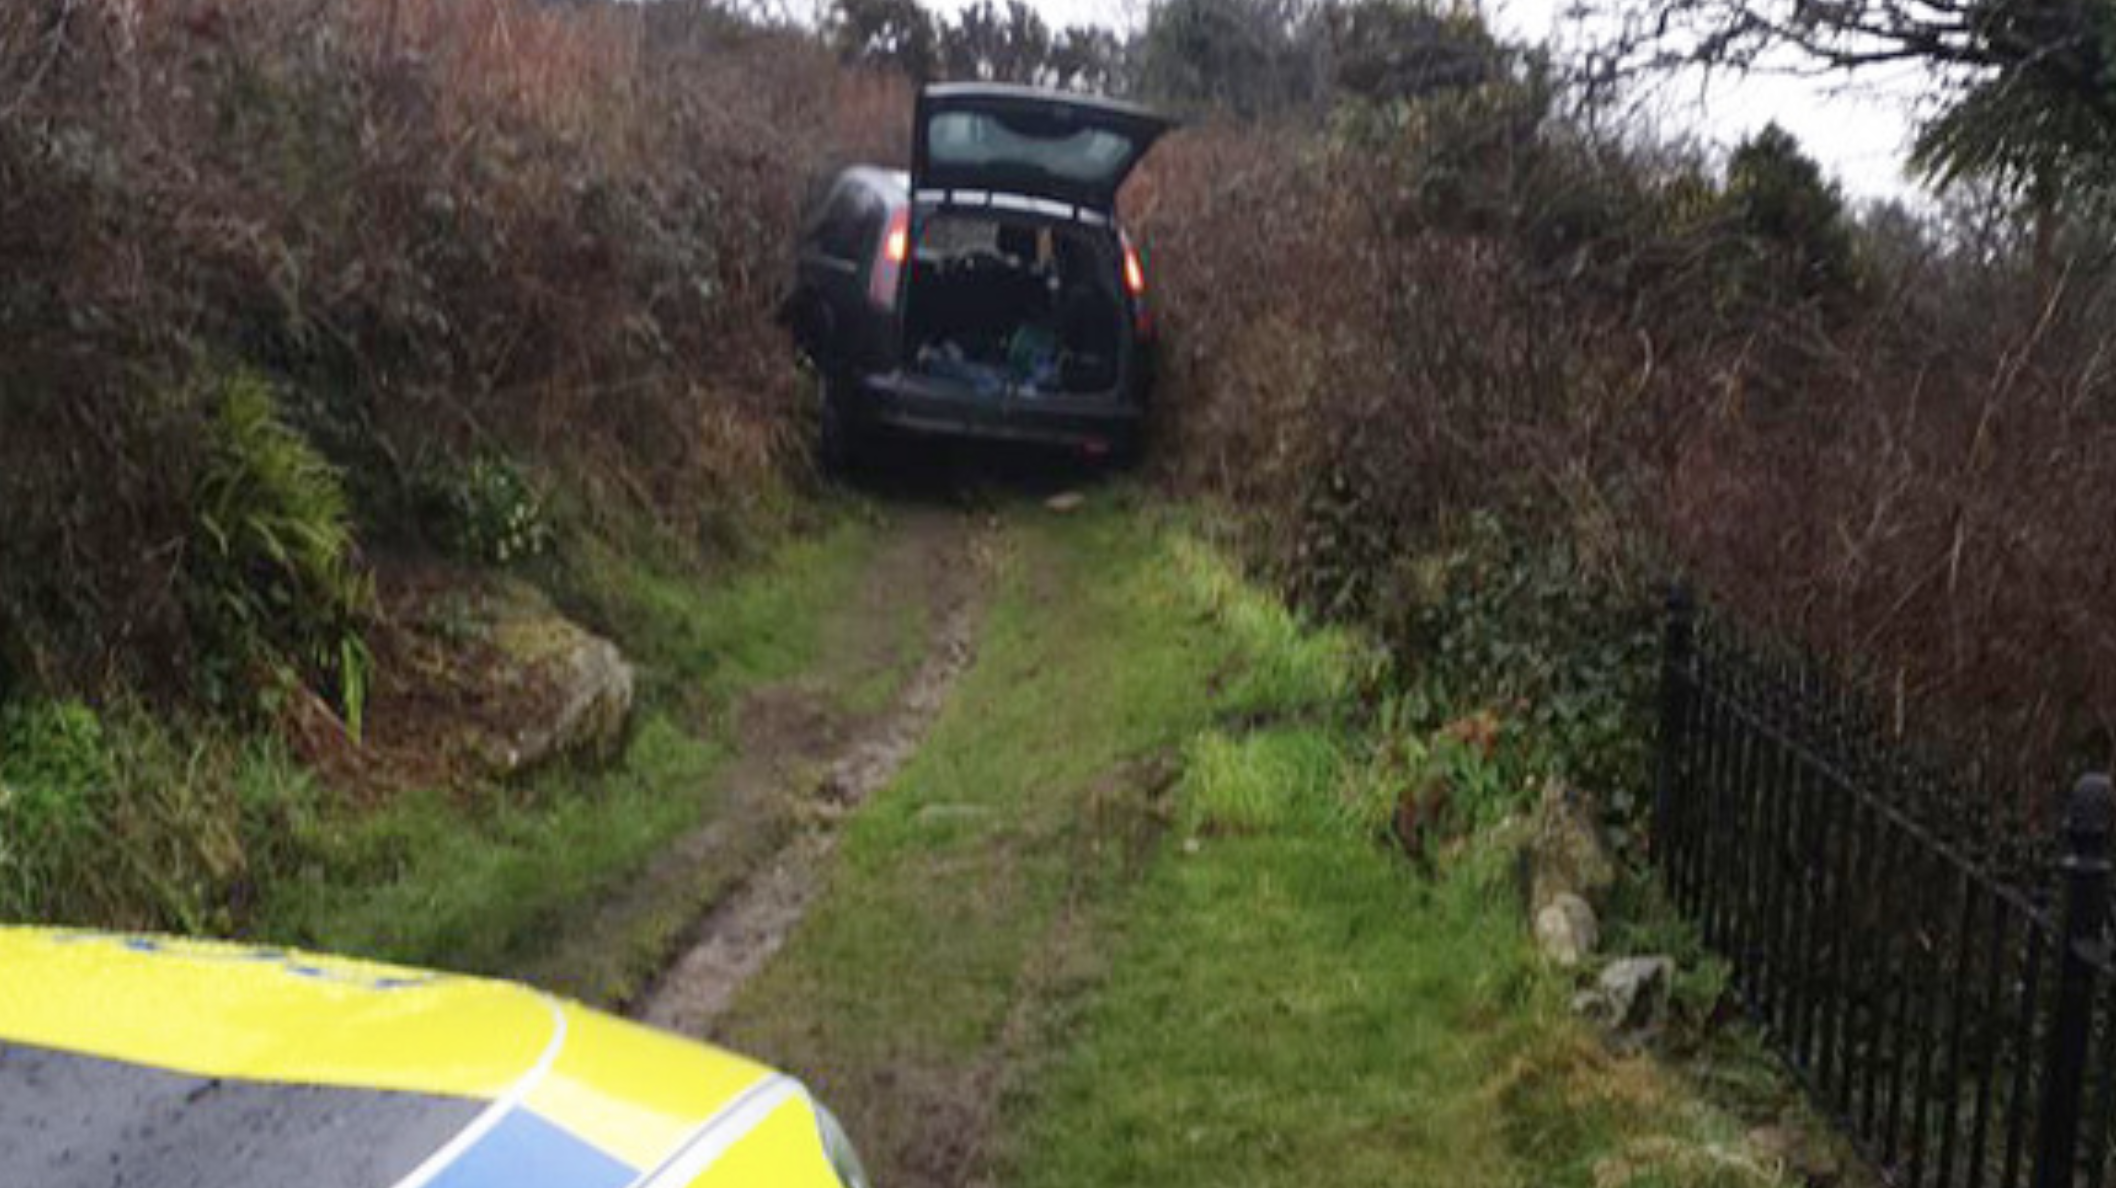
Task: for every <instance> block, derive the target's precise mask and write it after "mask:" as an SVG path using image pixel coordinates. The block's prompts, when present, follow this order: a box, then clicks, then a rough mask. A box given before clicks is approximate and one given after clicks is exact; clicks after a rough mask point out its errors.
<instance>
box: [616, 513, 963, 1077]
mask: <svg viewBox="0 0 2116 1188" xmlns="http://www.w3.org/2000/svg"><path fill="white" fill-rule="evenodd" d="M899 517H900V519H901V521H902V524H901V527H900V528H899V529H898V530H897V531H896V534H895V537H894V539H893V540H892V542H891V544H890V545H889V547H888V548H887V550H886V551H885V554H884V556H883V557H881V558H880V559H879V560H878V561H877V563H876V565H875V567H874V570H873V572H872V573H871V574H870V575H869V577H868V579H867V581H866V582H865V586H864V589H863V591H862V594H861V601H862V605H861V606H860V607H858V608H855V612H854V615H853V619H852V620H851V621H852V623H853V624H854V625H855V627H854V629H855V630H857V626H856V625H857V623H858V622H859V621H860V620H862V619H865V620H867V621H868V622H870V623H873V624H880V623H882V622H883V621H885V620H886V618H887V616H888V613H889V611H890V609H891V604H892V603H893V602H900V601H901V600H903V599H906V598H918V599H922V600H923V601H924V603H925V605H926V607H927V608H928V613H929V615H930V622H931V627H930V630H929V633H928V635H927V639H926V648H925V652H924V656H923V658H922V659H921V660H920V662H919V664H918V667H917V669H916V670H915V671H914V672H913V673H912V675H911V677H910V679H909V680H908V681H907V682H905V684H904V685H903V687H902V688H901V689H900V690H899V691H898V693H897V695H896V697H895V699H894V700H893V702H892V703H891V704H890V705H889V706H888V707H887V708H886V709H884V710H882V711H881V712H880V713H878V714H875V715H872V716H870V717H868V718H866V719H864V720H862V721H859V722H856V723H853V724H851V725H850V726H849V728H845V724H843V723H839V722H834V721H832V720H831V717H832V716H831V715H829V714H827V713H821V712H818V711H817V709H816V706H815V704H814V699H813V698H812V697H811V696H808V695H807V694H805V693H803V692H801V691H796V690H787V689H773V690H766V691H764V692H763V693H760V694H759V695H758V696H756V697H754V698H752V699H751V701H750V703H749V704H748V705H747V706H745V707H744V715H743V722H744V725H743V729H742V742H743V745H742V752H741V755H740V757H739V759H738V760H737V761H736V763H735V765H734V767H733V769H732V770H731V772H730V773H729V780H730V781H731V792H732V803H735V804H738V805H763V804H768V803H771V802H773V801H774V800H781V801H783V798H785V797H787V796H789V795H792V796H795V797H799V798H800V803H799V804H797V806H796V808H797V809H798V810H799V811H800V812H801V815H802V816H803V817H804V818H805V823H804V825H803V827H801V828H798V829H797V830H796V831H795V832H794V834H793V836H792V838H791V840H789V841H788V842H787V843H786V844H785V845H784V846H782V847H781V848H780V849H779V850H778V851H777V852H776V853H774V854H772V855H771V856H770V857H769V858H767V859H765V860H764V861H762V862H761V863H758V864H757V865H756V866H755V867H753V868H752V873H751V874H750V875H749V876H748V877H747V878H746V879H744V880H742V881H741V882H740V883H739V884H737V885H736V886H734V887H733V888H732V889H731V890H729V891H728V892H727V893H726V894H724V895H722V896H721V897H720V898H719V899H718V901H717V902H716V903H715V904H714V905H713V906H712V907H711V908H710V910H708V911H707V912H706V914H705V915H704V916H703V917H702V918H701V919H699V920H698V921H697V922H696V923H695V924H694V925H692V927H691V928H690V929H688V930H687V932H686V933H685V935H684V937H683V939H682V942H681V944H680V945H679V946H678V948H677V950H676V953H675V955H674V957H673V959H672V960H670V962H669V963H668V965H667V966H666V967H665V968H664V969H663V970H662V971H661V973H660V974H659V975H658V976H657V977H655V978H653V979H652V980H651V981H650V982H649V983H648V984H647V986H646V989H645V990H644V992H643V993H641V994H640V995H638V996H637V997H636V998H635V999H633V1001H632V1002H631V1003H630V1004H629V1010H630V1013H631V1014H632V1015H633V1016H634V1017H635V1018H638V1019H640V1020H642V1021H645V1022H648V1023H651V1024H653V1025H655V1026H658V1027H663V1028H667V1029H670V1030H673V1031H678V1032H682V1033H684V1034H688V1035H697V1036H705V1035H711V1034H712V1033H713V1032H714V1028H715V1024H716V1022H717V1021H718V1020H719V1018H720V1017H721V1015H722V1014H723V1013H724V1012H725V1011H726V1010H727V1008H728V1007H729V1005H730V1004H731V1003H732V1002H733V1001H734V999H735V996H736V994H737V993H738V992H739V991H740V990H741V988H742V987H743V985H744V984H745V983H747V982H748V981H749V979H750V978H751V977H753V976H754V975H755V974H756V973H757V972H758V971H759V970H761V969H762V968H763V967H764V965H765V964H766V963H767V962H768V961H770V960H771V958H772V955H773V954H775V953H777V952H778V951H779V948H780V947H781V946H782V945H783V944H784V943H785V941H786V938H787V936H788V935H789V934H790V933H791V932H792V931H793V929H794V927H795V926H796V925H798V924H799V923H800V921H801V917H802V916H803V915H804V914H805V913H806V912H807V910H808V907H809V905H810V904H811V903H813V902H814V900H815V897H816V894H817V892H818V890H819V888H820V887H821V885H822V879H823V876H824V874H825V872H826V871H827V869H828V863H829V859H830V857H831V854H832V852H833V851H834V850H835V848H836V843H837V834H838V825H839V823H840V821H841V820H842V819H843V817H844V816H845V815H846V814H847V813H849V812H851V811H852V810H854V809H856V808H857V807H858V806H859V805H860V804H861V803H862V802H863V801H865V800H866V799H867V798H868V797H869V796H871V795H873V794H874V793H875V792H876V791H878V790H879V789H880V788H882V787H883V786H884V785H886V784H888V783H889V781H890V780H891V779H892V778H894V776H895V775H896V773H897V771H898V770H899V769H900V768H901V767H902V766H903V765H904V763H905V762H906V761H907V760H908V759H910V758H911V756H912V755H913V754H915V753H916V752H917V750H918V747H919V744H920V742H921V741H923V739H924V738H925V735H926V732H927V730H928V729H929V728H930V727H931V726H932V724H933V721H934V719H935V717H937V716H938V715H939V713H940V710H941V707H942V706H943V705H945V704H946V703H947V699H948V695H949V692H950V691H951V690H952V689H953V687H954V685H955V681H956V678H957V677H959V676H960V675H961V674H962V672H963V670H964V669H965V668H966V667H967V666H968V665H969V663H970V660H971V658H972V655H973V652H974V648H975V644H976V639H977V629H978V625H979V621H980V619H981V616H982V611H983V606H984V599H983V594H984V584H985V576H986V574H985V571H986V569H987V565H986V564H985V559H984V556H983V553H984V549H983V544H982V541H981V538H980V534H979V531H978V529H977V528H976V526H975V524H974V522H973V520H972V517H971V516H970V515H969V514H968V513H964V512H959V511H953V510H944V509H939V508H910V509H906V510H904V511H901V512H900V513H899ZM877 630H879V628H878V627H877ZM818 770H820V771H821V772H822V773H823V774H822V775H821V777H820V778H815V777H814V776H813V774H812V773H814V772H816V771H818ZM804 772H805V773H810V774H808V776H807V778H806V779H805V780H804V778H803V773H804ZM804 784H805V786H803V785H804ZM706 857H707V856H706V855H701V854H697V853H692V854H689V855H685V854H684V847H681V846H679V847H678V849H677V851H675V852H674V855H673V858H674V860H676V861H698V860H701V859H703V858H706Z"/></svg>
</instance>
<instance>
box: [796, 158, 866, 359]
mask: <svg viewBox="0 0 2116 1188" xmlns="http://www.w3.org/2000/svg"><path fill="white" fill-rule="evenodd" d="M887 213H888V212H887V203H886V200H885V199H884V198H883V197H882V195H881V194H880V193H879V192H877V190H876V189H875V188H874V187H873V186H871V185H869V184H867V183H866V182H865V181H864V180H862V179H861V178H858V177H855V176H849V175H848V176H846V177H842V178H840V179H839V180H838V182H837V184H836V185H835V186H834V187H833V188H832V189H831V191H830V194H829V196H828V197H826V198H825V199H824V201H823V203H822V205H821V207H820V208H819V209H818V212H817V214H816V217H815V220H814V222H813V223H812V224H811V226H810V227H809V228H808V230H807V231H806V232H805V233H804V234H803V235H802V237H801V248H800V260H799V263H798V267H799V270H800V280H799V286H798V296H797V308H796V309H795V310H794V311H793V331H794V337H795V339H796V340H797V341H799V342H800V344H801V347H802V349H803V350H805V351H807V352H808V354H809V356H810V357H811V358H813V359H815V360H816V361H817V362H818V363H820V364H822V365H823V366H824V367H825V368H826V369H829V370H835V369H837V368H841V367H844V366H847V365H850V364H852V363H854V362H856V361H857V360H858V359H859V357H860V356H861V355H862V354H863V353H865V349H864V348H867V347H868V346H869V345H870V344H868V343H866V342H865V341H863V337H862V331H863V328H864V325H863V316H864V315H863V311H862V309H861V300H862V296H863V294H864V293H865V288H864V286H865V285H866V283H867V270H868V268H869V267H870V265H871V263H872V257H873V255H874V246H875V243H876V241H877V240H878V239H879V238H880V236H881V227H882V222H883V220H884V218H885V217H886V216H887Z"/></svg>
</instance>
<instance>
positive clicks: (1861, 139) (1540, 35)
mask: <svg viewBox="0 0 2116 1188" xmlns="http://www.w3.org/2000/svg"><path fill="white" fill-rule="evenodd" d="M1573 2H1574V0H1485V11H1486V12H1487V13H1488V14H1489V16H1490V17H1491V20H1492V22H1493V24H1494V25H1495V26H1496V27H1497V28H1498V29H1499V30H1500V31H1501V32H1503V33H1505V34H1507V35H1509V36H1513V37H1518V38H1524V39H1531V40H1538V41H1540V40H1545V39H1548V38H1550V37H1551V36H1552V34H1553V33H1562V32H1564V30H1563V29H1562V28H1561V24H1560V22H1561V18H1560V15H1559V14H1560V13H1561V12H1563V11H1564V10H1565V9H1566V8H1567V7H1569V6H1570V5H1571V4H1572V3H1573ZM1637 2H1638V3H1644V4H1650V3H1652V2H1653V0H1637ZM966 3H968V0H936V7H938V8H940V9H942V10H944V11H953V10H955V9H957V8H960V7H962V6H963V5H964V4H966ZM1030 3H1031V4H1032V5H1033V6H1034V7H1035V8H1036V9H1037V11H1038V12H1040V13H1041V14H1042V15H1043V18H1044V20H1045V21H1046V22H1047V23H1049V24H1050V25H1051V26H1052V27H1053V28H1063V27H1065V26H1066V25H1074V24H1089V23H1093V24H1104V25H1115V26H1120V27H1121V26H1128V25H1130V24H1132V23H1134V21H1135V20H1136V18H1137V14H1138V13H1139V12H1140V11H1141V10H1142V5H1141V4H1140V3H1139V2H1138V0H1030ZM1922 81H1923V80H1922V79H1921V77H1920V76H1919V75H1918V74H1917V73H1915V72H1914V71H1903V72H1900V73H1898V74H1895V75H1893V76H1890V77H1886V78H1871V79H1870V78H1865V77H1862V78H1861V79H1860V80H1859V81H1858V82H1857V83H1856V84H1847V83H1846V82H1845V81H1844V80H1843V79H1841V78H1838V79H1832V80H1827V81H1825V80H1818V79H1806V78H1794V77H1788V76H1785V75H1752V76H1749V77H1747V78H1741V79H1735V78H1731V77H1725V76H1721V77H1718V78H1714V79H1711V80H1709V81H1708V80H1706V79H1704V78H1701V77H1695V76H1692V77H1685V78H1680V79H1675V80H1671V81H1670V82H1668V83H1667V84H1665V85H1663V86H1662V87H1660V88H1659V89H1658V91H1657V94H1656V100H1655V103H1654V110H1655V111H1656V112H1657V113H1658V116H1659V120H1660V122H1661V125H1662V127H1663V128H1665V129H1666V130H1667V131H1669V132H1671V133H1673V132H1680V133H1685V134H1689V135H1694V136H1696V137H1698V138H1699V139H1701V140H1703V141H1705V142H1706V143H1708V144H1711V145H1714V146H1717V147H1719V148H1726V147H1729V146H1731V145H1732V144H1733V143H1734V142H1736V141H1738V140H1740V139H1741V138H1742V137H1743V136H1745V135H1747V134H1749V133H1750V132H1753V131H1755V130H1756V129H1758V128H1760V127H1762V126H1763V125H1764V124H1766V123H1768V122H1770V121H1772V120H1776V121H1777V122H1778V123H1779V124H1780V125H1782V126H1783V127H1785V128H1786V129H1787V130H1788V131H1790V132H1792V133H1793V134H1794V135H1795V136H1798V137H1799V138H1800V141H1801V143H1802V144H1804V145H1806V146H1807V148H1808V151H1809V152H1811V153H1813V154H1814V155H1815V157H1816V158H1817V159H1819V160H1820V161H1821V162H1822V163H1823V165H1824V166H1825V167H1826V168H1827V169H1828V170H1829V171H1830V172H1831V173H1832V174H1833V175H1835V176H1836V178H1837V180H1838V181H1840V182H1841V183H1843V186H1844V189H1845V191H1846V192H1847V193H1848V194H1850V195H1852V196H1854V197H1856V198H1878V197H1898V196H1908V195H1910V194H1912V193H1914V192H1915V190H1916V187H1915V185H1914V183H1912V182H1909V181H1907V180H1905V178H1904V177H1903V156H1904V152H1905V150H1906V148H1907V143H1908V139H1909V135H1910V126H1911V115H1912V108H1913V105H1914V103H1915V101H1916V99H1917V96H1918V94H1919V91H1920V88H1921V85H1922Z"/></svg>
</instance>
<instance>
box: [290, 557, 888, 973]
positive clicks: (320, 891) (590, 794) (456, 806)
mask: <svg viewBox="0 0 2116 1188" xmlns="http://www.w3.org/2000/svg"><path fill="white" fill-rule="evenodd" d="M876 535H877V534H876V533H875V531H874V529H873V525H872V524H871V523H869V522H866V521H863V520H860V519H857V518H854V517H845V518H844V519H842V520H840V521H839V522H838V523H837V525H836V526H835V527H833V528H832V529H830V530H828V531H826V532H823V533H820V534H817V535H813V536H807V537H802V538H798V539H795V540H793V541H791V542H789V543H787V544H786V545H784V546H783V547H781V548H780V549H779V550H778V551H777V552H776V553H774V554H773V555H772V556H770V557H769V558H768V559H766V560H765V561H764V562H763V563H761V564H759V565H757V566H756V567H754V568H753V569H750V570H748V571H746V572H743V573H740V574H737V575H735V576H733V577H732V578H730V579H728V580H724V581H719V582H712V583H709V582H706V581H704V580H702V579H701V578H700V577H699V576H697V575H696V574H692V573H686V572H684V571H681V570H678V569H674V568H667V569H664V568H660V567H657V566H655V565H653V564H651V563H647V562H644V561H642V560H640V559H639V558H640V554H637V553H635V554H620V553H618V552H617V551H616V550H615V549H613V548H611V547H609V546H606V545H599V544H596V543H594V542H584V544H583V546H582V551H581V553H580V554H579V556H578V558H577V559H576V561H575V563H574V565H573V567H572V568H571V570H570V571H569V575H568V577H567V578H566V579H564V580H563V582H562V587H563V589H564V592H565V595H566V598H565V600H566V601H567V603H568V604H569V605H571V606H573V607H575V608H576V609H577V611H579V612H581V613H583V614H584V617H586V618H589V619H590V620H591V621H592V622H595V623H596V624H597V625H598V626H599V627H601V628H602V629H603V630H606V631H609V632H610V633H611V634H612V635H613V637H614V638H615V639H616V640H617V641H618V642H619V644H620V646H622V647H623V648H624V649H625V651H626V653H627V655H628V656H629V657H630V658H631V659H632V660H633V662H634V663H635V664H637V665H639V667H640V676H641V679H640V710H639V711H638V723H637V725H636V726H635V727H634V729H633V732H632V734H631V736H630V737H629V738H628V740H627V742H626V745H625V748H624V750H623V752H622V753H621V754H620V756H619V757H618V759H617V761H616V762H615V763H614V764H612V765H610V766H609V767H607V768H605V769H600V770H591V769H584V768H566V767H559V768H555V769H553V770H550V771H547V772H545V773H543V774H542V775H540V776H538V777H536V778H534V779H531V780H529V781H528V782H526V783H525V784H522V785H519V786H516V785H503V786H496V787H488V788H484V789H480V790H477V791H474V792H467V793H462V792H459V793H449V792H443V791H439V790H428V791H421V792H415V793H412V794H408V795H405V796H401V797H397V798H395V799H392V800H390V801H388V802H386V803H385V804H383V805H382V806H381V807H379V808H375V809H371V810H364V811H356V810H349V811H345V812H341V813H339V814H335V815H333V816H332V817H331V818H329V819H327V820H324V821H321V822H318V823H317V824H316V826H315V828H314V829H313V830H312V832H311V835H310V849H311V856H310V858H309V859H308V861H307V863H306V865H305V869H303V870H302V872H301V873H300V875H299V876H298V877H296V878H294V879H292V880H289V881H288V883H287V884H286V885H284V886H282V887H280V888H279V889H278V890H277V891H276V893H275V894H274V895H272V896H271V898H270V899H269V900H268V901H267V902H266V903H265V904H264V905H263V907H262V910H261V913H260V919H259V920H258V922H257V924H256V925H255V927H254V929H253V931H255V932H256V933H257V934H259V935H261V936H264V937H268V938H270V939H273V940H277V941H282V942H294V943H302V944H308V945H313V946H316V947H320V948H324V949H329V950H333V951H338V952H348V953H355V954H360V955H365V956H375V957H382V958H388V959H392V960H398V961H406V962H412V963H417V964H428V965H438V966H442V967H445V968H450V969H460V970H470V971H479V972H506V971H508V970H510V969H513V968H516V967H517V966H518V965H520V964H521V963H522V961H523V960H524V959H525V958H527V957H528V956H529V955H530V954H532V953H533V952H535V951H537V950H539V949H540V948H542V947H543V946H545V945H547V944H548V942H549V941H550V939H551V938H552V936H553V935H554V934H556V933H557V932H559V931H562V930H564V929H565V928H566V927H568V926H569V925H570V924H572V923H574V922H575V916H576V915H577V913H579V912H581V911H583V910H585V909H588V908H592V907H593V905H595V904H596V903H597V902H599V901H600V899H601V898H602V896H603V895H604V894H606V893H607V892H608V891H609V890H611V889H612V888H614V887H616V886H618V885H619V884H620V883H621V882H622V881H623V880H625V879H626V878H628V877H630V876H631V875H633V874H634V873H636V872H637V871H639V870H641V869H642V868H643V867H644V866H645V865H646V864H647V863H648V862H649V861H650V860H651V859H652V858H653V857H654V855H655V854H656V853H658V852H659V851H660V850H661V848H662V847H664V846H665V845H667V844H668V843H669V842H670V841H671V840H673V839H674V838H675V837H677V836H678V835H679V834H681V833H683V832H684V831H685V830H687V829H690V828H692V827H695V826H696V825H698V824H699V823H700V821H701V820H703V819H705V818H706V817H707V816H709V815H710V814H711V813H712V812H713V811H714V808H715V800H716V798H717V797H718V795H719V789H718V788H717V786H716V783H715V779H714V776H715V773H716V772H717V770H718V769H719V767H720V766H721V765H722V763H723V762H724V761H725V760H726V758H727V756H728V755H729V753H730V748H729V737H730V728H731V725H732V724H731V722H730V720H729V719H730V715H729V713H728V711H729V709H730V707H732V706H733V705H734V704H735V703H736V701H737V700H738V699H739V698H740V696H741V695H742V694H743V693H744V692H746V691H748V690H750V689H754V688H757V687H759V686H761V685H764V684H766V683H769V682H773V681H778V680H784V679H787V678H790V677H793V676H795V675H798V674H801V673H804V672H806V671H808V670H810V669H812V668H816V667H819V666H821V665H823V659H824V656H825V654H826V652H827V650H828V649H829V648H830V647H831V646H832V644H833V640H832V638H831V636H832V634H833V632H834V630H836V629H835V627H834V625H833V622H832V619H833V614H834V612H836V611H838V610H839V609H840V608H842V607H843V606H844V604H845V603H846V601H847V600H848V597H849V593H850V591H851V590H852V588H853V587H854V585H855V584H856V582H857V581H858V579H859V577H860V575H861V573H862V572H863V571H864V569H865V567H866V565H867V564H868V562H869V560H870V558H871V556H872V553H873V550H874V547H875V542H876ZM612 943H613V944H615V943H618V942H617V941H615V940H613V942H612Z"/></svg>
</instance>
